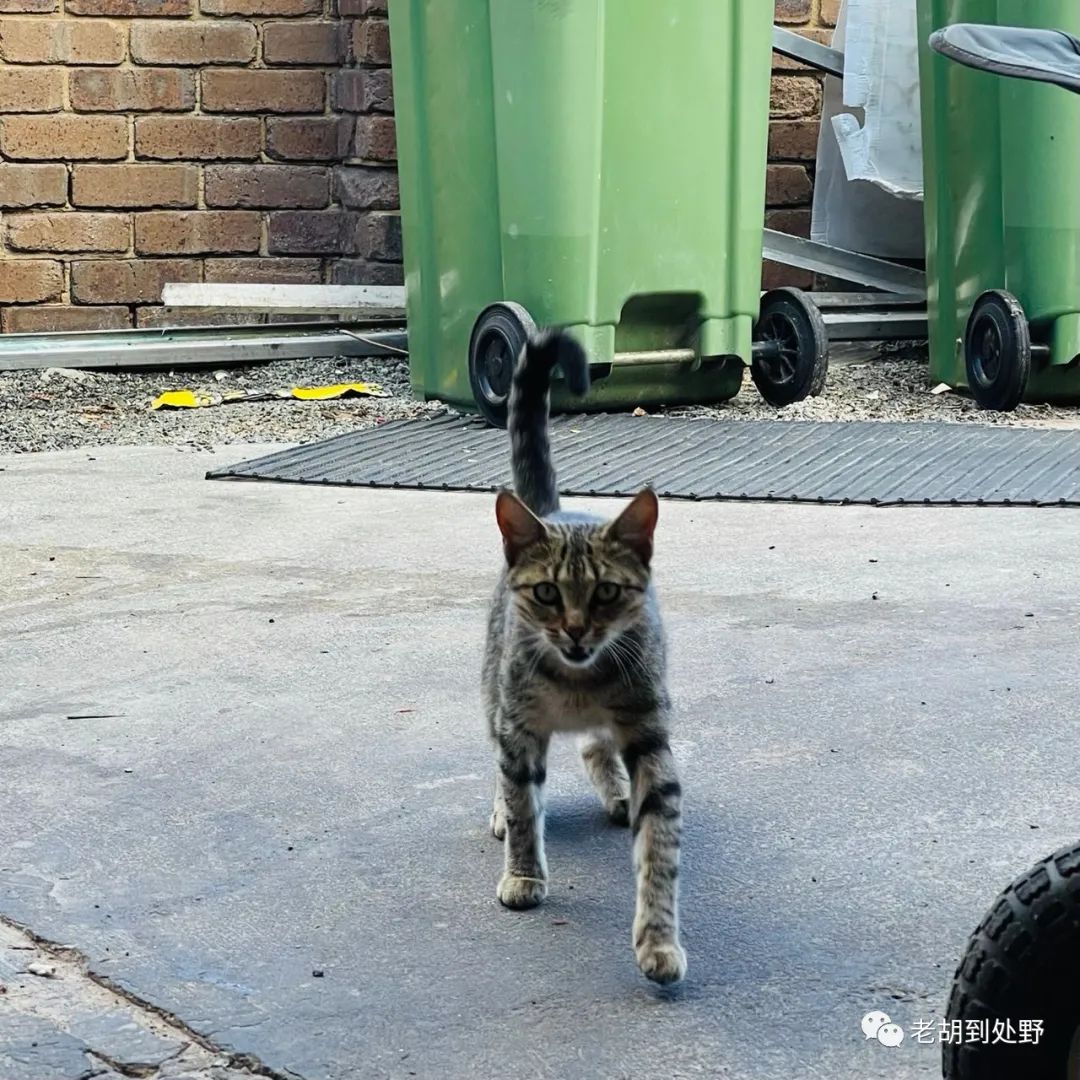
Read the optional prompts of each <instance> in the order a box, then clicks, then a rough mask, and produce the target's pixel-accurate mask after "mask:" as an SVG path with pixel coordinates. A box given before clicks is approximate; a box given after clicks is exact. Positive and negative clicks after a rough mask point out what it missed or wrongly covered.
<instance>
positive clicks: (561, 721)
mask: <svg viewBox="0 0 1080 1080" xmlns="http://www.w3.org/2000/svg"><path fill="white" fill-rule="evenodd" d="M614 719H615V713H614V710H613V709H612V708H611V706H610V705H608V704H607V703H605V702H604V701H603V700H601V699H600V697H599V696H598V695H597V694H596V693H595V692H594V691H584V690H575V689H572V688H567V687H560V686H547V687H544V688H543V689H542V690H538V691H537V692H536V693H535V696H534V697H533V701H532V708H530V709H529V727H530V728H532V729H533V730H534V731H536V732H538V733H540V732H543V733H547V734H554V733H556V732H567V731H589V730H591V729H593V728H600V727H608V726H610V725H611V724H612V723H613V722H614Z"/></svg>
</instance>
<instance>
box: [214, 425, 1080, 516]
mask: <svg viewBox="0 0 1080 1080" xmlns="http://www.w3.org/2000/svg"><path fill="white" fill-rule="evenodd" d="M552 445H553V447H554V453H555V461H556V464H557V466H558V470H559V482H560V487H561V489H562V490H563V491H564V492H566V493H567V494H568V495H629V494H632V493H633V492H635V491H637V490H638V489H639V488H641V487H642V486H644V485H645V484H651V485H652V486H653V487H654V488H655V489H656V491H657V492H658V493H659V494H661V495H665V496H668V497H672V498H685V499H754V500H782V501H792V502H824V503H869V504H872V505H881V506H887V505H898V504H906V503H918V504H944V505H991V504H997V505H1035V506H1042V505H1058V506H1065V505H1080V432H1071V431H1041V430H1033V429H1030V428H1006V427H984V426H977V425H971V426H966V425H961V424H887V423H849V424H840V423H837V424H825V423H786V422H782V421H760V422H745V421H736V422H731V421H728V422H721V421H713V420H679V419H673V418H668V417H634V416H630V415H628V414H619V415H611V416H606V415H600V416H570V417H559V418H558V419H556V421H555V422H554V424H553V426H552ZM508 454H509V442H508V439H507V436H506V432H504V431H497V430H494V429H492V428H488V427H485V426H484V425H483V424H482V423H481V422H480V421H478V420H475V419H469V418H464V417H460V416H442V417H437V418H434V419H430V420H403V421H397V422H395V423H390V424H386V425H385V426H383V427H379V428H372V429H368V430H365V431H358V432H355V433H350V434H347V435H340V436H338V437H337V438H334V439H328V440H327V441H325V442H319V443H313V444H311V445H309V446H301V447H297V448H295V449H291V450H283V451H281V452H279V453H275V454H270V455H269V456H267V457H262V458H258V459H256V460H254V461H248V462H244V463H242V464H240V465H233V466H231V467H229V468H222V469H215V470H213V471H212V472H210V473H208V474H207V476H208V477H209V478H210V479H214V480H219V479H227V478H241V479H257V480H280V481H291V482H294V483H305V484H344V485H362V486H369V487H388V488H421V489H435V490H444V491H493V490H495V489H496V488H499V487H501V486H504V485H507V484H508V483H509V480H510V469H509V460H508Z"/></svg>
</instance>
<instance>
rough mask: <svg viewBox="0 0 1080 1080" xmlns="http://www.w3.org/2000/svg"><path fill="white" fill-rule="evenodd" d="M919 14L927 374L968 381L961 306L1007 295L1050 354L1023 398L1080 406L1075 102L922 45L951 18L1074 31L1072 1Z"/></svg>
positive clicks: (1077, 17) (957, 6)
mask: <svg viewBox="0 0 1080 1080" xmlns="http://www.w3.org/2000/svg"><path fill="white" fill-rule="evenodd" d="M918 18H919V40H920V64H921V72H920V82H921V85H922V114H923V156H924V170H925V180H926V242H927V272H928V282H929V316H930V365H931V374H932V377H933V378H934V379H935V380H937V381H939V382H945V383H948V384H949V385H951V386H966V385H967V374H966V371H965V365H964V350H963V338H964V332H965V329H966V327H967V321H968V317H969V315H970V314H971V309H972V307H973V306H974V304H975V301H976V300H977V299H978V297H979V296H980V294H982V293H983V292H985V291H987V290H989V289H1005V290H1007V291H1008V292H1011V293H1013V294H1014V295H1015V296H1016V297H1017V299H1018V300H1019V301H1020V303H1021V304H1022V305H1023V307H1024V310H1025V312H1026V313H1027V316H1028V319H1029V321H1030V323H1031V335H1032V340H1033V341H1034V342H1037V343H1040V344H1044V345H1048V346H1049V347H1050V349H1051V358H1050V362H1049V363H1048V364H1047V363H1043V364H1035V365H1033V369H1032V378H1031V382H1030V383H1029V385H1028V392H1027V395H1026V399H1027V400H1028V401H1063V400H1080V366H1078V365H1075V364H1074V361H1075V360H1076V358H1077V357H1078V356H1080V315H1078V312H1080V97H1078V96H1077V95H1075V94H1070V93H1068V92H1067V91H1065V90H1062V89H1060V88H1058V87H1055V86H1048V85H1045V84H1041V83H1033V82H1022V81H1019V80H1016V79H1005V78H1001V77H1000V76H995V75H991V74H988V73H986V72H981V71H975V70H972V69H969V68H966V67H963V66H961V65H960V64H957V63H954V62H953V61H950V60H948V59H946V58H945V57H943V56H939V55H937V54H936V53H934V52H932V51H931V49H930V48H929V45H928V44H927V43H928V41H929V38H930V35H931V33H932V32H933V31H934V30H937V29H939V28H941V27H943V26H949V25H952V24H953V23H959V22H972V23H984V24H988V25H997V26H1027V27H1042V28H1049V29H1058V30H1067V31H1069V32H1071V33H1073V34H1080V3H1077V0H919V3H918ZM1070 364H1073V366H1072V367H1070V368H1068V369H1066V368H1065V367H1064V365H1070Z"/></svg>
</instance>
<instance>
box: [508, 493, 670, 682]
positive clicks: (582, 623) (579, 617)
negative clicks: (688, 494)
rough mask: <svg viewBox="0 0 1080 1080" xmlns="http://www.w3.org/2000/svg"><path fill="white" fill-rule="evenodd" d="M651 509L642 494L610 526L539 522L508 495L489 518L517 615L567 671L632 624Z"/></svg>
mask: <svg viewBox="0 0 1080 1080" xmlns="http://www.w3.org/2000/svg"><path fill="white" fill-rule="evenodd" d="M658 512H659V505H658V503H657V500H656V495H655V494H653V492H652V491H650V490H648V489H646V490H645V491H642V492H641V493H640V494H639V495H637V496H636V497H635V498H634V500H633V501H632V502H631V503H630V505H629V506H627V507H626V509H625V510H624V511H623V512H622V513H621V514H620V515H619V516H618V517H617V518H615V520H614V521H607V522H596V523H592V522H588V523H577V522H572V523H562V522H545V521H542V520H541V519H540V518H538V517H537V516H536V515H535V514H534V513H533V512H532V511H531V510H530V509H529V508H528V507H527V506H526V505H525V504H524V503H523V502H522V501H521V500H520V499H519V498H518V497H517V496H516V495H512V494H511V493H510V492H508V491H503V492H501V493H500V494H499V498H498V500H497V502H496V504H495V516H496V519H497V520H498V523H499V529H500V531H501V532H502V536H503V548H504V550H505V552H506V561H507V567H508V569H507V580H508V584H509V586H510V590H511V593H512V596H513V602H514V604H515V605H516V608H517V611H518V614H519V615H520V617H521V618H522V619H523V620H524V622H525V623H526V625H527V626H529V627H530V628H531V629H532V630H533V631H534V634H535V636H536V638H537V640H538V641H540V642H542V643H543V644H544V645H545V646H546V647H547V648H548V651H549V652H550V653H551V654H552V655H553V656H554V657H556V658H557V659H558V660H559V661H561V662H562V663H563V664H565V665H567V666H568V667H578V668H582V667H588V666H589V665H590V664H592V663H594V662H595V660H596V659H597V657H599V656H600V654H601V653H602V652H603V651H604V649H605V648H606V647H608V646H611V647H612V648H614V649H617V648H618V645H617V644H616V643H617V641H618V638H619V636H620V635H621V634H622V633H623V632H625V631H626V630H627V629H629V628H630V627H631V626H633V625H634V623H635V622H637V621H638V618H639V617H640V614H641V609H642V605H643V604H644V603H645V599H646V595H645V594H646V589H647V588H648V585H649V563H650V561H651V559H652V549H653V532H654V531H655V529H656V519H657V515H658Z"/></svg>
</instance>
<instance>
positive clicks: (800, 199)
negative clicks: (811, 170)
mask: <svg viewBox="0 0 1080 1080" xmlns="http://www.w3.org/2000/svg"><path fill="white" fill-rule="evenodd" d="M813 191H814V188H813V185H812V184H811V183H810V177H809V176H808V175H807V172H806V168H805V167H804V166H802V165H770V166H769V172H768V182H767V186H766V190H765V203H766V205H767V206H795V205H799V204H802V203H808V202H809V201H810V196H811V195H812V194H813Z"/></svg>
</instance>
